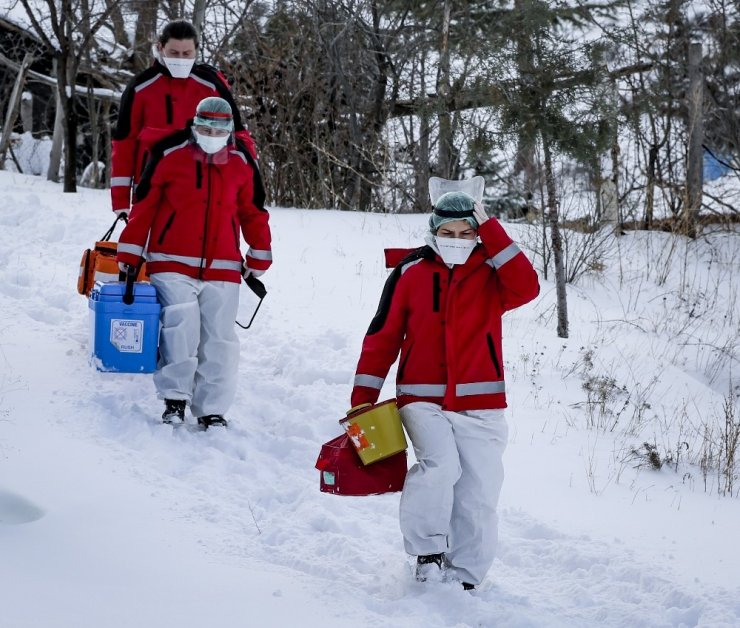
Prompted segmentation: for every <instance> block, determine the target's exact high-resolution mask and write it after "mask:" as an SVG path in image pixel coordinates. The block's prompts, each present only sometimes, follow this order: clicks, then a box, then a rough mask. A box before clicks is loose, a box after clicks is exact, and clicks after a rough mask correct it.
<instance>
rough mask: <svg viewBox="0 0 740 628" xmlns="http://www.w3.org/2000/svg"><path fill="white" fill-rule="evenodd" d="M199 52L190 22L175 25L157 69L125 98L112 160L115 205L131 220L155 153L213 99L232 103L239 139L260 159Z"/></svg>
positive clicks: (219, 78)
mask: <svg viewBox="0 0 740 628" xmlns="http://www.w3.org/2000/svg"><path fill="white" fill-rule="evenodd" d="M197 51H198V32H197V31H196V29H195V27H194V26H193V25H192V24H191V23H190V22H186V21H185V20H175V21H173V22H170V23H169V24H167V25H166V26H165V28H164V30H163V31H162V34H161V35H160V36H159V42H158V43H157V47H156V50H155V53H154V57H155V60H154V63H153V64H152V66H151V67H149V68H148V69H146V70H144V71H143V72H141V73H140V74H138V75H137V76H135V77H134V78H133V80H132V81H131V83H130V84H129V85H128V87H127V88H126V90H125V91H124V92H123V96H122V97H121V105H120V108H119V111H118V123H117V125H116V129H115V131H114V133H113V141H112V149H113V150H112V155H111V201H112V204H113V211H114V212H115V213H116V214H119V215H120V214H124V215H125V216H128V213H129V210H130V207H131V195H132V190H133V188H134V187H135V186H136V184H137V183H138V182H139V179H140V178H141V175H142V172H143V169H144V165H145V164H146V161H147V159H148V158H149V156H150V150H151V147H152V146H153V145H154V144H155V143H156V142H157V141H158V140H160V139H162V138H163V137H165V136H167V135H169V134H170V133H172V132H173V131H176V130H177V129H182V128H183V127H184V126H185V124H186V123H187V122H188V120H190V119H191V118H192V117H193V115H194V114H195V107H196V106H197V104H198V103H199V102H200V101H201V100H203V99H204V98H207V97H208V96H219V97H221V98H223V99H224V100H226V101H227V102H228V103H229V105H230V106H231V111H232V115H233V117H234V127H235V131H236V135H237V136H238V137H239V139H241V140H242V141H243V142H244V143H245V145H247V147H248V148H249V150H250V151H251V152H252V155H253V156H255V155H256V153H255V150H254V145H253V143H252V140H251V137H250V135H249V132H248V131H247V130H246V129H245V128H244V126H243V125H242V122H241V118H240V116H239V110H238V108H237V106H236V103H235V102H234V98H233V96H232V95H231V91H230V89H229V85H228V83H227V81H226V79H225V77H224V76H223V75H222V74H221V73H220V72H219V71H218V70H217V69H216V68H214V67H212V66H209V65H206V64H204V63H195V57H196V54H197Z"/></svg>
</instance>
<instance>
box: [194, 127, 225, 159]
mask: <svg viewBox="0 0 740 628" xmlns="http://www.w3.org/2000/svg"><path fill="white" fill-rule="evenodd" d="M194 133H195V141H196V142H197V143H198V146H200V147H201V148H202V149H203V152H204V153H208V154H209V155H212V154H213V153H217V152H218V151H220V150H221V149H222V148H223V147H224V146H226V144H228V143H229V135H230V134H229V135H223V136H221V137H214V136H212V135H201V134H200V133H198V131H195V132H194Z"/></svg>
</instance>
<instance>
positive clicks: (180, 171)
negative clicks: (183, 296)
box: [117, 128, 272, 283]
mask: <svg viewBox="0 0 740 628" xmlns="http://www.w3.org/2000/svg"><path fill="white" fill-rule="evenodd" d="M264 198H265V196H264V191H263V188H262V180H261V178H260V173H259V168H258V167H257V163H256V162H255V160H254V158H253V157H252V155H251V153H250V152H249V151H248V150H247V148H246V147H244V146H243V145H241V144H240V143H238V145H237V146H234V145H233V144H229V145H228V146H227V147H226V148H223V149H221V150H220V151H219V152H218V153H216V154H215V155H207V154H206V153H204V152H203V151H202V150H201V149H200V147H198V145H197V144H195V143H194V142H193V141H192V139H191V130H190V129H189V128H186V129H183V130H182V131H179V132H178V133H175V134H173V135H171V136H170V137H168V138H166V139H165V140H162V141H161V142H159V143H157V144H156V145H155V146H154V147H153V148H152V156H151V159H150V160H149V162H148V164H147V167H146V170H145V172H144V175H143V177H142V179H141V181H140V183H139V185H138V186H137V188H136V202H135V203H134V206H133V209H132V211H131V216H130V218H129V221H128V224H127V225H126V228H125V229H124V230H123V233H122V234H121V237H120V238H119V242H118V256H117V258H118V261H119V262H124V263H126V264H130V265H136V264H139V263H140V261H141V258H142V257H144V256H145V257H146V262H147V270H148V272H149V274H154V273H163V272H176V273H181V274H183V275H188V276H190V277H195V278H198V279H204V280H209V281H233V282H237V283H239V282H240V281H241V268H242V256H241V253H240V251H239V241H240V238H239V233H240V230H241V233H242V234H243V235H244V239H245V240H246V242H247V243H248V244H249V247H250V248H249V250H248V251H247V256H246V265H247V267H248V268H249V269H251V270H255V271H263V272H264V271H265V270H267V268H268V267H269V266H270V264H271V263H272V252H271V249H270V241H271V236H270V227H269V225H268V219H269V216H268V214H267V211H266V210H265V209H264V206H263V204H264ZM145 247H147V248H146V254H145Z"/></svg>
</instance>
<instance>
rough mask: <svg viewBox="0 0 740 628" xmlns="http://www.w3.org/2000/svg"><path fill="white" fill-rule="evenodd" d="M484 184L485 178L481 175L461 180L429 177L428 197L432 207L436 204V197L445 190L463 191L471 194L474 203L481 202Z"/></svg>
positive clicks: (444, 192) (445, 191)
mask: <svg viewBox="0 0 740 628" xmlns="http://www.w3.org/2000/svg"><path fill="white" fill-rule="evenodd" d="M484 186H485V180H484V179H483V177H473V178H472V179H464V180H462V181H450V180H449V179H442V178H441V177H430V178H429V198H430V200H431V201H432V207H434V206H435V205H436V204H437V199H438V198H439V197H440V196H442V195H443V194H446V193H447V192H465V194H468V195H469V196H472V197H473V198H474V199H475V202H476V203H482V202H483V188H484Z"/></svg>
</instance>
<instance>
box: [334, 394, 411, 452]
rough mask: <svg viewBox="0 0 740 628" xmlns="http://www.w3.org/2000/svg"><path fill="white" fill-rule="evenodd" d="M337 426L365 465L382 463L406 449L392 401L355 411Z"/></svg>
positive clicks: (398, 418)
mask: <svg viewBox="0 0 740 628" xmlns="http://www.w3.org/2000/svg"><path fill="white" fill-rule="evenodd" d="M339 424H340V425H341V426H342V428H343V429H344V431H345V432H347V435H348V436H349V437H350V440H351V441H352V444H353V445H354V446H355V450H356V451H357V453H358V454H359V456H360V460H362V463H363V464H365V465H368V464H372V463H373V462H378V461H379V460H384V459H385V458H388V457H389V456H392V455H394V454H397V453H398V452H400V451H404V450H405V449H406V448H407V447H408V445H407V443H406V435H405V434H404V433H403V424H402V423H401V415H400V414H399V412H398V408H397V407H396V400H395V399H389V400H388V401H383V402H382V403H379V404H377V405H374V406H370V407H368V408H365V409H363V410H359V411H358V412H355V413H354V414H352V415H350V416H348V417H346V418H344V419H341V420H340V421H339Z"/></svg>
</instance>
